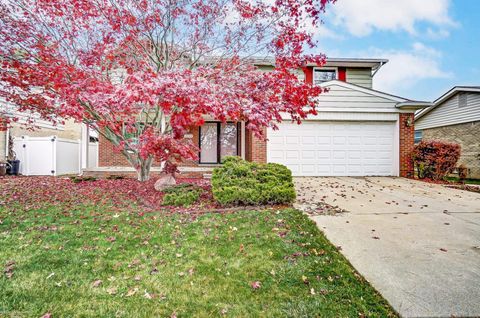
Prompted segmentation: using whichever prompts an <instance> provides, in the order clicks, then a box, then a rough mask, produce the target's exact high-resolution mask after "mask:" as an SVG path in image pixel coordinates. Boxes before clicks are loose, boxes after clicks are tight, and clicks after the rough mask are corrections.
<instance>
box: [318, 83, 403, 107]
mask: <svg viewBox="0 0 480 318" xmlns="http://www.w3.org/2000/svg"><path fill="white" fill-rule="evenodd" d="M332 85H337V86H341V87H344V88H348V89H351V90H355V91H359V92H362V93H365V94H369V95H372V96H377V97H381V98H385V99H388V100H391V101H394V102H398V103H401V102H406V101H408V99H405V98H402V97H399V96H395V95H391V94H388V93H384V92H380V91H377V90H374V89H370V88H366V87H363V86H359V85H355V84H352V83H348V82H344V81H339V80H333V81H328V82H324V83H321V84H320V86H321V87H323V88H328V87H329V86H332Z"/></svg>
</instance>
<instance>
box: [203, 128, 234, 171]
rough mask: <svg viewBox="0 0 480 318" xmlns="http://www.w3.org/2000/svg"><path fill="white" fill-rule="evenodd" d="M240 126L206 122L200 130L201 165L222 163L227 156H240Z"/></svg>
mask: <svg viewBox="0 0 480 318" xmlns="http://www.w3.org/2000/svg"><path fill="white" fill-rule="evenodd" d="M238 132H239V129H238V125H237V124H235V123H225V124H223V123H219V122H206V123H205V124H204V125H203V126H201V127H200V129H199V145H200V163H212V164H214V163H221V162H222V160H223V158H225V157H226V156H236V155H238V137H239V134H238Z"/></svg>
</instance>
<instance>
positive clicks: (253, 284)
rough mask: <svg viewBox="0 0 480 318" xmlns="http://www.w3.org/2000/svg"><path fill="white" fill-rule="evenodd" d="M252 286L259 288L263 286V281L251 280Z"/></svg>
mask: <svg viewBox="0 0 480 318" xmlns="http://www.w3.org/2000/svg"><path fill="white" fill-rule="evenodd" d="M250 286H251V287H252V288H253V289H259V288H260V287H261V283H260V282H259V281H255V282H251V283H250Z"/></svg>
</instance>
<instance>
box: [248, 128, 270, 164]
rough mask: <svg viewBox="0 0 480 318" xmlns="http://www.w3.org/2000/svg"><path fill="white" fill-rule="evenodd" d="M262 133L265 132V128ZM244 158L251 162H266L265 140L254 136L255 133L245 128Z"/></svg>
mask: <svg viewBox="0 0 480 318" xmlns="http://www.w3.org/2000/svg"><path fill="white" fill-rule="evenodd" d="M263 132H264V134H265V135H266V134H267V130H266V128H265V129H264V131H263ZM245 152H246V153H245V159H246V160H248V161H252V162H258V163H266V162H267V141H266V140H262V139H259V138H258V137H255V135H254V134H253V133H252V132H251V131H249V130H247V132H246V136H245Z"/></svg>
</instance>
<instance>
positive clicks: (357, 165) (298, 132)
mask: <svg viewBox="0 0 480 318" xmlns="http://www.w3.org/2000/svg"><path fill="white" fill-rule="evenodd" d="M279 128H280V129H279V130H276V131H273V130H269V131H268V139H269V140H268V144H267V159H268V161H269V162H276V163H281V164H284V165H286V166H287V167H288V168H290V170H292V173H293V175H294V176H393V175H396V173H395V164H394V163H395V149H394V148H395V146H394V145H395V142H394V137H395V123H394V122H353V121H352V122H336V121H335V122H333V121H332V122H327V121H305V122H303V123H302V124H301V125H297V124H295V123H282V124H280V125H279Z"/></svg>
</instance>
